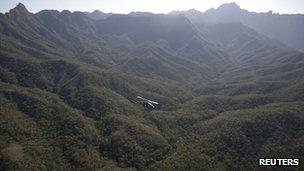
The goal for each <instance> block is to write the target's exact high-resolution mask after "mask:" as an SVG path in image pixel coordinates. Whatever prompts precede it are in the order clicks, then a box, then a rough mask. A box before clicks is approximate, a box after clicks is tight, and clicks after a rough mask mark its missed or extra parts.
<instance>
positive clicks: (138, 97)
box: [136, 96, 159, 108]
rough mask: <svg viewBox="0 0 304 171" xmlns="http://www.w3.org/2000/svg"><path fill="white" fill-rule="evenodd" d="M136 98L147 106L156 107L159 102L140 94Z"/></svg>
mask: <svg viewBox="0 0 304 171" xmlns="http://www.w3.org/2000/svg"><path fill="white" fill-rule="evenodd" d="M136 98H137V100H138V101H139V103H141V104H142V105H144V106H146V107H152V108H155V107H156V105H158V104H159V103H158V102H155V101H152V100H149V99H146V98H143V97H140V96H137V97H136Z"/></svg>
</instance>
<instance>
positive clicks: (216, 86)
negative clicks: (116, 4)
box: [0, 4, 304, 170]
mask: <svg viewBox="0 0 304 171" xmlns="http://www.w3.org/2000/svg"><path fill="white" fill-rule="evenodd" d="M219 10H222V8H221V9H219ZM193 12H195V13H196V14H195V15H196V16H199V15H200V13H198V12H196V11H193ZM177 13H178V12H177ZM105 15H106V14H103V13H101V12H99V11H95V12H93V13H81V12H73V13H72V12H69V11H66V10H65V11H62V12H59V11H56V10H43V11H41V12H38V13H36V14H33V13H30V12H29V11H27V9H26V8H25V6H24V5H22V4H19V5H18V6H17V7H16V8H14V9H12V10H11V11H10V12H9V13H6V14H0V42H1V44H0V117H1V120H0V170H49V169H50V170H120V169H121V170H122V169H127V170H201V169H202V168H206V169H217V170H224V169H226V170H235V169H237V170H239V169H257V166H256V159H257V158H259V157H277V158H280V157H290V158H301V160H303V159H302V158H303V156H304V146H303V144H304V141H303V140H304V139H303V136H304V134H303V133H304V132H303V130H304V128H303V125H304V118H303V112H304V109H303V104H304V102H303V101H304V77H303V76H304V54H303V53H301V52H299V51H296V50H293V49H291V48H289V47H288V46H286V45H284V44H282V43H280V42H278V41H276V40H274V39H271V38H268V37H267V36H265V35H261V34H259V32H256V31H255V30H253V29H251V28H250V27H248V26H244V25H243V24H241V23H221V24H202V23H195V24H194V23H193V22H191V21H189V19H187V18H186V17H185V16H183V15H177V16H172V15H163V14H161V15H160V14H152V13H141V12H136V13H130V14H128V15H118V14H111V15H109V16H108V15H107V16H105ZM188 17H189V16H188ZM190 19H191V18H190ZM137 96H142V97H145V98H149V99H151V100H154V101H157V102H158V103H159V105H157V106H156V108H154V109H151V108H146V107H144V106H142V105H141V104H140V102H139V101H138V100H137V99H136V97H137ZM301 167H302V166H301ZM299 169H301V168H299Z"/></svg>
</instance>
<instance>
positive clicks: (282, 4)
mask: <svg viewBox="0 0 304 171" xmlns="http://www.w3.org/2000/svg"><path fill="white" fill-rule="evenodd" d="M230 2H235V3H237V4H238V5H239V6H240V7H241V8H242V9H246V10H249V11H253V12H268V11H269V10H272V11H273V12H275V13H281V14H284V13H289V14H295V13H304V1H303V0H263V1H262V0H258V1H252V0H234V1H231V0H212V1H210V0H166V1H165V0H153V1H152V0H150V1H142V0H86V1H83V0H82V1H81V0H64V1H62V0H52V1H41V0H1V1H0V12H2V13H5V12H8V11H9V10H10V9H12V8H14V7H15V6H16V5H17V4H18V3H23V4H24V5H25V6H26V7H27V8H28V10H29V11H30V12H33V13H36V12H38V11H41V10H43V9H56V10H59V11H61V10H64V9H67V10H70V11H89V12H90V11H94V10H96V9H98V10H100V11H103V12H113V13H130V12H132V11H144V12H153V13H168V12H170V11H173V10H188V9H193V8H194V9H197V10H199V11H206V10H207V9H210V8H217V7H218V6H220V5H222V4H224V3H230Z"/></svg>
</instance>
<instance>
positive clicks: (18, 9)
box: [10, 3, 28, 13]
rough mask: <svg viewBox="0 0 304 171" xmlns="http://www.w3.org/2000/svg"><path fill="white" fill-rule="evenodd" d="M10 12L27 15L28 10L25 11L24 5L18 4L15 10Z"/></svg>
mask: <svg viewBox="0 0 304 171" xmlns="http://www.w3.org/2000/svg"><path fill="white" fill-rule="evenodd" d="M10 12H18V13H27V12H28V10H27V9H26V7H25V5H23V4H22V3H19V4H18V5H17V6H16V7H15V8H13V9H11V10H10Z"/></svg>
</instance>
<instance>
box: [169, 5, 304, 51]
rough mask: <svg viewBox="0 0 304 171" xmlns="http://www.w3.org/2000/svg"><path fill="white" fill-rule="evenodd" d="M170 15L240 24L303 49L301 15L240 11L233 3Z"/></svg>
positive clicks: (200, 20) (211, 21) (213, 22)
mask: <svg viewBox="0 0 304 171" xmlns="http://www.w3.org/2000/svg"><path fill="white" fill-rule="evenodd" d="M170 14H172V15H178V14H184V15H185V16H187V18H189V19H190V20H191V21H192V22H194V23H202V22H203V23H207V24H217V23H230V22H241V23H242V24H244V25H246V26H248V27H250V28H252V29H254V30H256V31H258V32H259V33H262V34H264V35H267V36H268V37H270V38H273V39H277V40H279V41H281V42H283V43H285V44H286V45H288V46H290V47H293V48H294V49H297V50H301V51H302V52H303V49H304V36H303V35H304V34H303V30H302V28H303V27H304V25H303V21H304V15H303V14H292V15H289V14H275V13H272V11H269V12H267V13H255V12H249V11H247V10H244V9H241V8H240V7H239V6H238V5H237V4H235V3H228V4H223V5H221V6H220V7H218V8H217V9H213V8H212V9H209V10H207V11H206V12H199V11H196V10H189V11H175V12H172V13H170Z"/></svg>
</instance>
